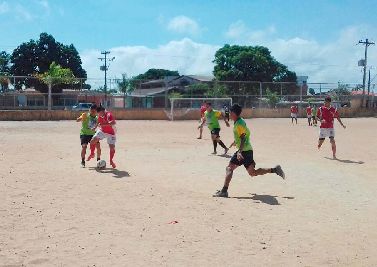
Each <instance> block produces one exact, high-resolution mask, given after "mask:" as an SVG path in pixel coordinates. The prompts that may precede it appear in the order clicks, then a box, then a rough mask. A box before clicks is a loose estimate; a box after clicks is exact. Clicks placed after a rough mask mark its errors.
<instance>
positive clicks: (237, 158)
mask: <svg viewBox="0 0 377 267" xmlns="http://www.w3.org/2000/svg"><path fill="white" fill-rule="evenodd" d="M241 113H242V107H241V106H240V105H238V104H234V105H233V106H232V107H231V108H230V118H231V119H232V120H233V121H234V126H233V134H234V143H233V144H232V145H234V144H235V145H236V147H237V148H238V151H237V152H236V153H235V154H234V155H233V157H232V159H231V160H230V162H229V165H228V167H226V175H225V182H224V186H223V188H222V189H221V190H219V191H217V192H216V193H215V194H214V195H213V196H214V197H228V188H229V184H230V181H231V180H232V176H233V171H234V170H235V169H237V168H238V167H239V166H241V165H243V166H244V167H245V169H246V171H247V172H248V173H249V175H250V176H252V177H253V176H258V175H265V174H268V173H275V174H277V175H279V176H280V177H282V178H283V179H285V174H284V172H283V170H282V168H281V167H280V165H277V166H276V167H275V168H269V169H261V168H259V169H255V161H254V158H253V148H252V146H251V143H250V130H249V128H248V127H247V125H246V122H245V120H244V119H243V118H242V117H241Z"/></svg>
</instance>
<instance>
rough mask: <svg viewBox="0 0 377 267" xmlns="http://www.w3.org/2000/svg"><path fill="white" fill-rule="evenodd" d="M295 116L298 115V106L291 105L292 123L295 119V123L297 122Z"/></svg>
mask: <svg viewBox="0 0 377 267" xmlns="http://www.w3.org/2000/svg"><path fill="white" fill-rule="evenodd" d="M297 117H298V107H297V106H295V105H293V106H291V119H292V124H293V120H296V124H297Z"/></svg>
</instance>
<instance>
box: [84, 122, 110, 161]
mask: <svg viewBox="0 0 377 267" xmlns="http://www.w3.org/2000/svg"><path fill="white" fill-rule="evenodd" d="M105 137H106V136H105V134H104V133H103V132H102V131H101V130H100V129H98V130H97V132H96V133H95V134H94V135H93V138H92V140H91V141H90V155H89V156H88V158H87V159H86V160H87V161H89V160H91V159H92V158H94V156H95V150H96V147H97V144H98V143H99V141H100V140H102V139H104V138H105Z"/></svg>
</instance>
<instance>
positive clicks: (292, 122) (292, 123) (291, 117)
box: [291, 114, 293, 124]
mask: <svg viewBox="0 0 377 267" xmlns="http://www.w3.org/2000/svg"><path fill="white" fill-rule="evenodd" d="M291 119H292V124H293V114H291Z"/></svg>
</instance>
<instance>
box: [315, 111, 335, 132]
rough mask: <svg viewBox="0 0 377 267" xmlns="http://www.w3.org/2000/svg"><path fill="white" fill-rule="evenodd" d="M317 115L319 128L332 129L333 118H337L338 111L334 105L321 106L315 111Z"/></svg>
mask: <svg viewBox="0 0 377 267" xmlns="http://www.w3.org/2000/svg"><path fill="white" fill-rule="evenodd" d="M317 117H318V118H320V119H321V128H327V129H332V128H334V118H339V113H338V110H337V109H336V108H334V107H329V108H327V107H325V106H322V107H320V108H319V109H318V111H317ZM322 121H324V122H322Z"/></svg>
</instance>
